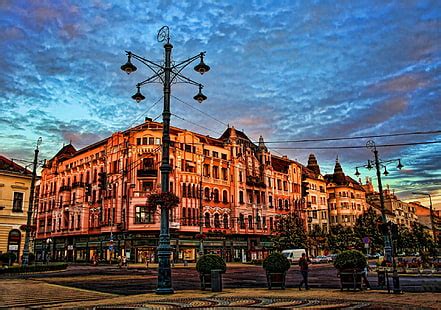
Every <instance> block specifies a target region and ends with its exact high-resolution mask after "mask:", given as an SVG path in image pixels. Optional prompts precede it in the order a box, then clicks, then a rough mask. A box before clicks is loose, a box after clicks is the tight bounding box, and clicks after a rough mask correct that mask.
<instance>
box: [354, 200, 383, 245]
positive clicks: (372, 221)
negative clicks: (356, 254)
mask: <svg viewBox="0 0 441 310" xmlns="http://www.w3.org/2000/svg"><path fill="white" fill-rule="evenodd" d="M379 223H381V216H380V215H377V213H375V211H374V209H373V208H369V209H368V210H367V211H366V212H364V213H363V214H362V215H360V216H359V217H358V218H357V220H356V222H355V226H354V233H355V235H356V237H357V239H358V240H357V248H358V249H363V247H364V243H363V238H365V237H369V241H370V242H369V247H370V248H371V251H372V253H376V252H381V251H382V249H383V247H384V239H383V234H382V233H381V231H380V229H379Z"/></svg>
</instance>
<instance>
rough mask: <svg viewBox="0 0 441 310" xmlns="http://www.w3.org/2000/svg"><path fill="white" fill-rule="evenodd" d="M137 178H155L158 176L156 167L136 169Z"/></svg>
mask: <svg viewBox="0 0 441 310" xmlns="http://www.w3.org/2000/svg"><path fill="white" fill-rule="evenodd" d="M136 175H137V177H138V178H156V177H157V176H158V170H156V169H139V170H138V171H137V174H136Z"/></svg>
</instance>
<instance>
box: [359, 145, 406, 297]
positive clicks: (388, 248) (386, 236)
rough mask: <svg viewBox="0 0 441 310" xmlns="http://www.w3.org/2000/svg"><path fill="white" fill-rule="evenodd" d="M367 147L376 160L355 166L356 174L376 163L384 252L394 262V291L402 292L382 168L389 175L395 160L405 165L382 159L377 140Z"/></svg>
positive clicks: (399, 167) (399, 166)
mask: <svg viewBox="0 0 441 310" xmlns="http://www.w3.org/2000/svg"><path fill="white" fill-rule="evenodd" d="M366 147H367V148H368V149H369V150H371V151H372V153H374V160H373V161H371V160H368V163H367V165H363V166H358V167H356V168H355V175H356V176H359V175H360V172H359V171H358V168H362V167H364V168H367V169H369V170H370V169H372V168H373V166H372V165H375V170H376V173H377V182H378V192H379V196H380V210H381V221H382V222H383V226H384V227H385V228H388V229H385V230H384V231H383V240H384V254H385V257H386V261H388V262H392V266H393V276H392V277H393V286H394V288H393V291H394V293H401V290H400V280H399V276H398V272H397V266H396V261H395V255H394V251H393V247H392V242H391V236H390V227H389V225H388V222H387V218H386V207H385V206H384V194H383V185H382V183H381V169H382V168H384V172H383V174H384V175H385V176H387V175H388V174H389V172H388V171H387V167H386V166H387V165H388V164H390V163H393V162H398V165H397V168H398V169H400V170H401V168H403V165H402V164H401V159H391V160H380V159H379V156H378V150H377V147H376V145H375V142H374V141H372V140H369V141H368V142H367V143H366Z"/></svg>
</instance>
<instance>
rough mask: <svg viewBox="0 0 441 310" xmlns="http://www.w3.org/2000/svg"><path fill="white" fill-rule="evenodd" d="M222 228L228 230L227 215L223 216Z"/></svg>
mask: <svg viewBox="0 0 441 310" xmlns="http://www.w3.org/2000/svg"><path fill="white" fill-rule="evenodd" d="M224 228H228V215H226V214H224Z"/></svg>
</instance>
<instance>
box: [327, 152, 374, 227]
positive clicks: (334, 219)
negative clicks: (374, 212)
mask: <svg viewBox="0 0 441 310" xmlns="http://www.w3.org/2000/svg"><path fill="white" fill-rule="evenodd" d="M325 180H326V183H327V185H326V191H327V194H328V207H329V223H330V225H331V227H332V226H337V225H342V226H344V227H352V226H354V225H355V222H356V220H357V218H358V217H359V216H360V215H362V214H363V213H364V212H365V211H366V210H367V204H366V193H365V190H364V188H363V187H362V186H361V184H360V183H359V182H357V181H355V180H354V179H352V178H351V177H349V176H347V175H345V174H344V172H343V169H342V167H341V165H340V163H339V162H338V160H337V161H336V163H335V167H334V173H333V174H327V175H325Z"/></svg>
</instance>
